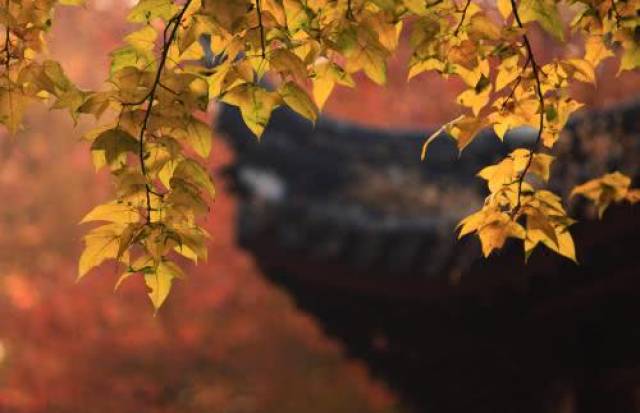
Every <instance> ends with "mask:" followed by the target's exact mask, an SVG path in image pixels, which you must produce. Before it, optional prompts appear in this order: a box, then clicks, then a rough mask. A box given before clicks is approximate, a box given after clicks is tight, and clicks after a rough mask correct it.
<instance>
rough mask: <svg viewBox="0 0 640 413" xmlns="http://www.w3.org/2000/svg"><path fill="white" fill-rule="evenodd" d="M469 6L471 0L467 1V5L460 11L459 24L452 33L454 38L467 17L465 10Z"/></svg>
mask: <svg viewBox="0 0 640 413" xmlns="http://www.w3.org/2000/svg"><path fill="white" fill-rule="evenodd" d="M470 4H471V0H467V3H466V4H465V5H464V9H462V17H461V18H460V22H459V23H458V26H457V27H456V30H455V31H454V32H453V35H454V36H457V35H458V32H459V31H460V28H461V27H462V23H464V19H465V18H466V16H467V9H468V8H469V5H470Z"/></svg>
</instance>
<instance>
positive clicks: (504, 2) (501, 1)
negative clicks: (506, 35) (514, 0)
mask: <svg viewBox="0 0 640 413" xmlns="http://www.w3.org/2000/svg"><path fill="white" fill-rule="evenodd" d="M496 5H497V7H498V11H499V12H500V15H502V18H504V19H505V20H506V19H507V18H508V17H509V15H511V0H497V2H496Z"/></svg>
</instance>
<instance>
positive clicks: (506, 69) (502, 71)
mask: <svg viewBox="0 0 640 413" xmlns="http://www.w3.org/2000/svg"><path fill="white" fill-rule="evenodd" d="M519 60H520V56H519V55H513V56H509V57H507V58H505V59H504V60H503V61H502V62H501V63H500V65H499V66H498V74H497V76H496V92H498V91H500V90H502V89H503V88H504V87H505V86H507V85H508V84H510V83H511V82H513V81H515V80H516V79H517V78H518V76H520V72H521V68H520V67H519V66H518V61H519Z"/></svg>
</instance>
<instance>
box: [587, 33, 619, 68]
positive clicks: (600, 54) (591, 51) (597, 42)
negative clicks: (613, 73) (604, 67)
mask: <svg viewBox="0 0 640 413" xmlns="http://www.w3.org/2000/svg"><path fill="white" fill-rule="evenodd" d="M612 56H614V54H613V52H612V51H611V50H609V49H608V48H607V46H606V45H605V44H604V41H603V39H602V36H597V35H595V36H589V37H587V39H586V40H585V53H584V60H586V61H587V62H589V63H591V66H593V67H597V66H598V65H599V64H600V62H601V61H602V60H604V59H606V58H608V57H612Z"/></svg>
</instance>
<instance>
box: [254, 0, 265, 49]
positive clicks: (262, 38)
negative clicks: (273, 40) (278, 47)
mask: <svg viewBox="0 0 640 413" xmlns="http://www.w3.org/2000/svg"><path fill="white" fill-rule="evenodd" d="M256 13H258V29H259V30H260V50H261V56H262V58H263V59H264V58H266V57H267V40H266V37H265V33H264V24H263V23H262V6H261V5H260V0H256Z"/></svg>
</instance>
